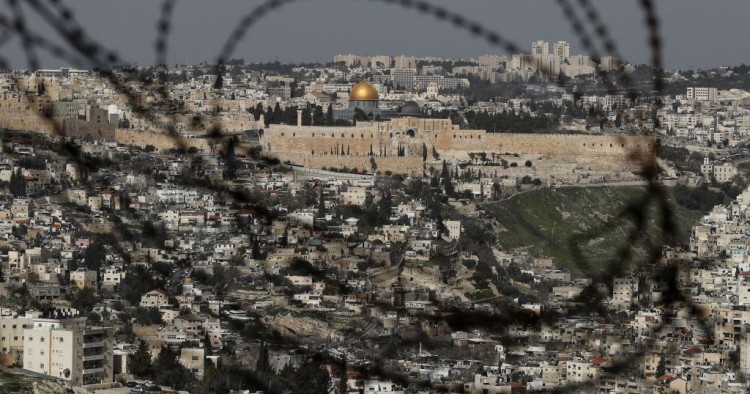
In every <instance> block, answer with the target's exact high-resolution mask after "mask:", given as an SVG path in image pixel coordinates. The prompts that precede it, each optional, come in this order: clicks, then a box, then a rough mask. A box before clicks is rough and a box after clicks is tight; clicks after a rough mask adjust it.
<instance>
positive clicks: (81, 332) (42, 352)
mask: <svg viewBox="0 0 750 394" xmlns="http://www.w3.org/2000/svg"><path fill="white" fill-rule="evenodd" d="M32 324H33V325H32V327H30V328H26V329H24V331H23V333H24V334H23V335H24V341H23V362H22V366H23V368H24V369H26V370H29V371H33V372H37V373H41V374H45V375H49V376H53V377H56V378H59V379H64V380H69V381H71V382H73V383H74V384H77V385H91V384H101V383H109V382H112V381H113V374H112V365H113V363H112V354H113V353H112V352H113V350H112V338H113V331H112V328H109V327H86V318H85V317H67V318H62V319H51V318H37V319H34V320H33V323H32Z"/></svg>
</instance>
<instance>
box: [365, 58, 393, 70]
mask: <svg viewBox="0 0 750 394" xmlns="http://www.w3.org/2000/svg"><path fill="white" fill-rule="evenodd" d="M391 63H392V59H391V57H390V56H385V55H376V56H370V67H371V68H390V67H391Z"/></svg>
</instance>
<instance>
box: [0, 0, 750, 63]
mask: <svg viewBox="0 0 750 394" xmlns="http://www.w3.org/2000/svg"><path fill="white" fill-rule="evenodd" d="M431 2H432V3H435V4H440V5H443V6H445V7H446V8H448V9H451V10H453V11H456V12H460V13H461V14H463V15H465V16H466V17H467V18H469V19H472V20H475V21H477V22H480V23H481V24H482V25H484V26H485V27H487V28H490V29H492V30H494V31H496V32H498V33H499V34H500V35H501V36H502V37H504V38H507V39H509V40H511V41H513V42H515V43H516V44H517V45H519V46H520V47H522V48H524V50H526V51H528V50H529V47H530V42H531V41H533V40H537V39H542V40H546V41H550V42H554V41H557V40H566V41H569V42H570V43H571V45H572V52H573V53H579V52H583V49H582V46H581V44H580V42H579V40H578V39H577V38H576V37H575V35H574V34H573V30H572V28H571V27H570V25H569V23H568V21H567V20H566V19H565V18H564V17H563V13H562V11H561V9H560V8H559V7H558V5H557V3H556V2H555V1H553V0H513V1H507V0H452V1H446V0H433V1H431ZM569 2H570V3H571V4H577V0H569ZM22 3H23V2H22ZM44 3H45V4H47V3H46V2H44ZM66 3H67V4H68V5H69V6H70V7H71V8H72V9H73V10H74V16H75V18H76V19H77V20H78V21H79V22H80V23H81V24H82V25H83V26H84V29H85V31H86V32H87V33H88V34H89V36H91V37H94V38H95V39H96V40H97V41H98V42H100V43H102V44H103V45H105V46H107V47H109V48H115V49H116V51H117V53H118V54H119V55H120V56H121V57H122V58H123V59H125V60H127V61H130V62H136V63H139V64H144V65H145V64H153V63H154V61H155V53H154V39H155V36H156V23H157V19H158V18H159V12H160V6H161V1H155V0H126V1H124V0H74V1H67V2H66ZM260 3H261V2H260V1H259V0H244V1H242V0H178V2H177V4H176V8H175V11H174V15H173V18H172V22H173V25H174V26H173V27H174V30H173V31H172V33H171V34H170V37H169V42H168V50H169V55H168V57H167V60H168V62H169V63H170V64H174V63H185V62H191V63H197V62H201V61H211V62H212V61H215V59H216V56H217V54H218V52H219V48H221V46H222V45H223V44H224V42H225V40H226V39H227V37H228V36H229V34H230V32H231V31H232V30H233V29H234V27H235V26H236V25H237V23H238V22H239V20H240V19H241V18H242V16H243V15H244V14H246V13H247V12H249V11H250V10H251V9H252V8H253V7H254V6H256V5H258V4H260ZM593 3H594V4H595V6H596V7H597V9H598V10H599V12H600V14H601V16H602V18H603V19H604V21H605V23H606V24H607V26H608V27H609V29H610V34H611V35H612V36H613V37H614V38H615V40H616V42H617V45H618V49H619V52H620V53H621V54H622V56H623V57H624V58H625V59H626V60H629V61H631V62H633V63H647V62H649V61H650V53H649V48H648V46H647V44H646V43H647V36H646V34H647V33H646V29H645V27H644V23H643V20H644V17H643V14H642V12H641V10H640V8H639V7H638V4H639V2H638V1H637V0H601V1H598V0H594V1H593ZM656 3H657V4H656V7H657V13H658V15H659V17H660V21H661V22H662V23H661V26H660V33H661V34H662V37H663V39H664V53H663V54H664V59H665V65H666V67H667V68H670V69H686V68H706V67H713V66H719V65H724V64H728V65H736V64H741V63H750V51H748V49H747V48H748V46H747V44H746V42H747V39H748V37H750V23H748V15H750V1H747V0H710V1H706V0H663V1H656ZM6 4H7V3H5V2H4V3H3V5H2V6H0V10H2V13H3V14H4V15H9V10H8V9H7V5H6ZM25 9H26V10H27V11H28V12H27V13H26V14H27V18H28V20H29V22H31V23H32V24H33V26H34V28H35V29H36V30H37V31H39V32H42V33H50V34H49V35H48V36H49V37H54V34H51V30H49V29H48V28H46V27H44V22H41V20H40V19H39V18H37V17H34V16H33V15H30V14H31V13H33V11H31V10H30V9H29V8H25ZM579 14H581V13H580V11H579ZM580 16H581V18H583V15H582V14H581V15H580ZM20 48H21V47H20V42H19V40H18V39H14V40H13V41H11V42H9V43H8V44H6V45H5V46H3V47H2V48H0V54H2V55H3V56H4V57H5V58H6V59H8V60H10V62H11V64H12V66H14V67H27V63H26V59H25V57H24V55H23V52H22V51H21V49H20ZM337 53H356V54H362V55H373V54H386V55H399V54H409V55H416V56H440V57H454V58H458V57H464V58H468V57H476V56H479V55H482V54H485V53H497V54H502V53H504V52H503V51H502V49H500V48H495V47H492V46H489V45H487V44H486V43H485V42H483V41H481V40H479V39H477V38H474V37H472V36H470V35H469V34H468V33H466V32H464V31H459V30H457V29H455V28H454V27H452V26H451V25H449V24H447V23H445V22H438V21H436V20H435V19H433V18H432V17H429V16H425V15H421V14H419V13H417V12H415V11H412V10H405V9H403V8H401V7H400V6H394V5H390V4H384V3H383V2H380V1H368V0H302V1H297V2H295V3H292V4H291V5H285V6H284V7H283V8H281V9H279V10H276V11H273V12H271V13H270V14H268V15H267V16H266V17H265V18H264V19H262V20H261V21H260V22H259V23H258V24H257V25H256V26H255V27H254V28H253V29H251V30H250V32H249V33H248V35H247V36H246V37H245V39H244V40H243V41H242V42H241V43H240V44H239V45H238V46H237V49H236V51H235V53H234V57H243V58H245V59H246V60H248V61H273V60H276V59H278V60H279V61H283V62H302V61H330V60H331V59H332V57H333V55H335V54H337ZM41 59H42V63H43V64H42V65H43V66H44V67H60V66H67V64H65V63H64V62H63V61H61V60H58V59H54V58H52V57H50V56H46V55H42V56H41Z"/></svg>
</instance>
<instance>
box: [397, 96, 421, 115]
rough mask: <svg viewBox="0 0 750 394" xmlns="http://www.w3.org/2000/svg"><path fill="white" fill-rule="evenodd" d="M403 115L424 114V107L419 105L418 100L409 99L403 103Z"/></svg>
mask: <svg viewBox="0 0 750 394" xmlns="http://www.w3.org/2000/svg"><path fill="white" fill-rule="evenodd" d="M401 115H405V116H420V115H422V108H420V107H419V104H417V102H416V101H413V100H409V101H407V102H405V103H404V104H403V105H401Z"/></svg>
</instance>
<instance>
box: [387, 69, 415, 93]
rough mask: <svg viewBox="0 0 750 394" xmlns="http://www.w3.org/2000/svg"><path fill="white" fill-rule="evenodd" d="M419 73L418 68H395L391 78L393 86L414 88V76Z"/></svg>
mask: <svg viewBox="0 0 750 394" xmlns="http://www.w3.org/2000/svg"><path fill="white" fill-rule="evenodd" d="M416 75H417V70H416V69H413V68H412V69H408V68H404V69H398V68H397V69H393V70H391V79H392V80H393V86H395V87H400V88H401V89H407V90H409V89H412V88H413V87H414V77H415V76H416Z"/></svg>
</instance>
